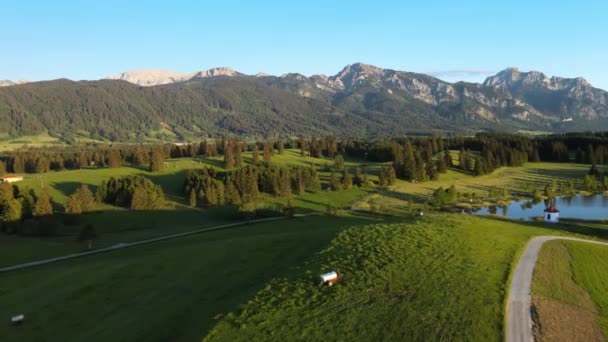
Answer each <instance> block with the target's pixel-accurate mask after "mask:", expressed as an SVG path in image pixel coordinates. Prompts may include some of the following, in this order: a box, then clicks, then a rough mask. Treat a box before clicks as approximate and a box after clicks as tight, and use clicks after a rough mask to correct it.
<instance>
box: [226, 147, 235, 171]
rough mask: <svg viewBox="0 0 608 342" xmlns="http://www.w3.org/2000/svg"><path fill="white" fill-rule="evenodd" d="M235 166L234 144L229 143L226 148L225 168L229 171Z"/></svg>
mask: <svg viewBox="0 0 608 342" xmlns="http://www.w3.org/2000/svg"><path fill="white" fill-rule="evenodd" d="M234 164H235V159H234V148H233V146H232V144H231V143H230V142H228V143H227V145H226V147H225V148H224V166H225V167H226V168H227V169H232V168H233V167H234Z"/></svg>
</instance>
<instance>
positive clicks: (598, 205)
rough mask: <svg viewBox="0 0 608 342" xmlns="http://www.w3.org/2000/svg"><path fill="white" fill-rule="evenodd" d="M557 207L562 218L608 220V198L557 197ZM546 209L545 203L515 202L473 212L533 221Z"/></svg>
mask: <svg viewBox="0 0 608 342" xmlns="http://www.w3.org/2000/svg"><path fill="white" fill-rule="evenodd" d="M555 207H556V208H557V209H558V210H559V217H560V218H577V219H585V220H608V196H603V195H594V196H580V195H577V196H574V197H557V198H556V199H555ZM545 208H546V203H545V201H540V202H536V203H535V202H533V201H531V200H525V201H513V202H511V203H510V204H509V205H506V206H496V207H489V208H482V209H479V210H476V211H474V212H473V214H475V215H487V214H496V215H502V216H506V217H510V218H514V219H526V220H529V219H532V218H534V217H541V216H543V214H544V210H545Z"/></svg>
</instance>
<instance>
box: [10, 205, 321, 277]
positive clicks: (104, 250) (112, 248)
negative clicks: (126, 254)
mask: <svg viewBox="0 0 608 342" xmlns="http://www.w3.org/2000/svg"><path fill="white" fill-rule="evenodd" d="M316 215H322V213H316V212H315V213H306V214H295V215H294V218H300V217H307V216H316ZM287 219H290V217H287V216H277V217H270V218H263V219H255V220H249V221H242V222H235V223H227V224H222V225H219V226H213V227H207V228H200V229H196V230H190V231H187V232H182V233H174V234H169V235H163V236H159V237H155V238H149V239H144V240H140V241H135V242H125V243H117V244H114V245H112V246H109V247H104V248H100V249H95V250H91V251H86V252H80V253H73V254H68V255H64V256H59V257H54V258H49V259H43V260H38V261H31V262H26V263H22V264H17V265H13V266H8V267H3V268H0V273H6V272H10V271H17V270H22V269H26V268H31V267H35V266H42V265H46V264H51V263H55V262H59V261H65V260H71V259H76V258H81V257H85V256H89V255H94V254H100V253H107V252H112V251H116V250H121V249H125V248H129V247H135V246H140V245H145V244H149V243H154V242H159V241H165V240H170V239H175V238H179V237H184V236H190V235H195V234H200V233H205V232H210V231H215V230H221V229H227V228H234V227H240V226H247V225H252V224H257V223H265V222H273V221H282V220H287Z"/></svg>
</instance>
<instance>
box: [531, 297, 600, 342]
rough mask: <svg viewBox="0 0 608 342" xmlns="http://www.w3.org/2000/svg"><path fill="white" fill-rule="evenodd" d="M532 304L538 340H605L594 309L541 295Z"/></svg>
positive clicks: (547, 341) (566, 341) (548, 341)
mask: <svg viewBox="0 0 608 342" xmlns="http://www.w3.org/2000/svg"><path fill="white" fill-rule="evenodd" d="M532 306H533V312H532V318H533V320H534V339H535V340H536V341H546V342H553V341H564V342H574V341H581V342H583V341H584V342H587V341H604V337H603V336H602V332H601V331H600V328H599V325H598V324H597V314H596V313H595V312H593V311H590V310H587V309H582V308H579V307H576V306H572V305H568V304H564V303H562V302H559V301H556V300H552V299H546V298H543V297H539V296H533V297H532Z"/></svg>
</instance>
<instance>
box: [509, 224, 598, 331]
mask: <svg viewBox="0 0 608 342" xmlns="http://www.w3.org/2000/svg"><path fill="white" fill-rule="evenodd" d="M551 240H570V241H579V242H587V243H593V244H597V245H607V246H608V242H600V241H593V240H584V239H577V238H571V237H563V236H550V235H544V236H537V237H535V238H532V239H531V240H530V241H529V242H528V245H527V246H526V249H525V250H524V253H523V254H522V256H521V258H520V259H519V262H518V263H517V267H516V268H515V272H514V273H513V278H512V279H511V285H510V286H509V298H508V300H507V314H506V320H507V321H506V329H505V335H506V336H505V339H506V341H507V342H530V341H533V340H534V336H533V334H532V316H531V313H530V309H531V302H530V299H531V292H532V291H531V286H532V274H533V273H534V266H535V265H536V260H537V259H538V253H539V252H540V249H541V247H542V246H543V244H544V243H545V242H547V241H551Z"/></svg>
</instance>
